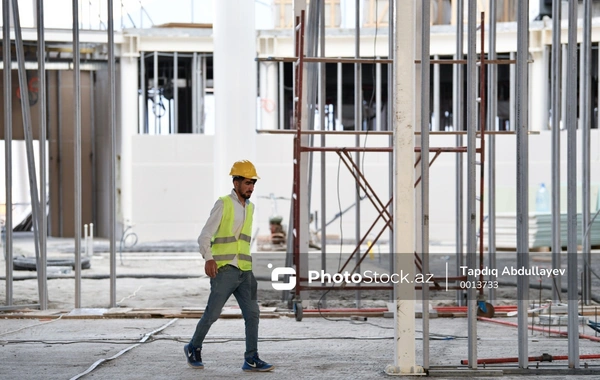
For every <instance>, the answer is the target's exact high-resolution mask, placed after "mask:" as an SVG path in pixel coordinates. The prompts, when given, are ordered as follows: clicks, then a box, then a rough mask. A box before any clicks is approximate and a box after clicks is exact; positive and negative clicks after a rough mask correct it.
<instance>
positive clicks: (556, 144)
mask: <svg viewBox="0 0 600 380" xmlns="http://www.w3.org/2000/svg"><path fill="white" fill-rule="evenodd" d="M561 8H562V5H561V2H560V1H554V2H552V68H551V71H552V78H551V84H550V88H551V93H552V99H551V101H552V106H551V109H552V124H551V128H552V268H554V269H560V267H561V250H562V244H561V241H560V235H561V228H560V193H561V191H560V120H561V118H562V106H561V84H562V71H561V70H562V69H561V63H562V57H561V55H562V45H561V43H560V37H561V14H562V10H561ZM563 91H564V89H563ZM561 282H562V276H556V277H554V279H553V281H552V288H553V290H552V301H553V302H554V303H558V302H559V301H560V289H561Z"/></svg>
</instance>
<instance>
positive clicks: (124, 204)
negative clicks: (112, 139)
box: [117, 57, 139, 225]
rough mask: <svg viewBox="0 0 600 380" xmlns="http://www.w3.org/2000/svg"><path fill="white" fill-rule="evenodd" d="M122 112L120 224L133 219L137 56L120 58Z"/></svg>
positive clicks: (118, 217) (120, 121)
mask: <svg viewBox="0 0 600 380" xmlns="http://www.w3.org/2000/svg"><path fill="white" fill-rule="evenodd" d="M119 71H120V83H121V86H120V96H119V98H120V100H121V107H120V115H119V125H120V131H121V135H120V137H118V140H121V143H120V153H119V156H120V160H119V165H120V166H119V168H118V170H119V172H120V175H119V176H117V178H119V182H118V183H117V188H118V189H119V190H120V191H117V196H118V197H119V198H120V199H119V200H117V223H122V224H123V225H125V224H127V223H128V222H131V221H132V220H133V206H132V205H133V183H132V173H133V169H132V159H133V157H132V147H131V141H132V136H133V135H135V134H137V129H138V125H139V123H138V117H139V114H138V104H139V100H138V78H139V73H138V60H137V58H135V57H131V58H124V57H123V58H121V61H120V67H119Z"/></svg>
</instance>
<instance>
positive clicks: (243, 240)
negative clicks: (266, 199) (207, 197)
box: [212, 195, 254, 271]
mask: <svg viewBox="0 0 600 380" xmlns="http://www.w3.org/2000/svg"><path fill="white" fill-rule="evenodd" d="M220 199H221V200H222V201H223V216H222V217H221V224H219V229H218V230H217V233H216V234H215V236H214V237H213V240H212V254H213V258H214V259H215V261H216V262H217V268H221V267H222V266H225V265H227V264H229V263H230V262H231V260H233V259H234V258H235V257H236V256H237V258H238V268H239V269H240V270H242V271H249V270H252V256H251V254H250V240H251V238H250V235H251V234H252V215H253V211H254V205H253V204H252V203H248V204H247V205H246V220H245V221H244V226H243V227H242V232H241V233H240V237H239V239H237V238H236V237H235V235H234V234H233V219H234V217H235V210H234V208H233V200H232V199H231V197H230V196H229V195H225V196H223V197H221V198H220Z"/></svg>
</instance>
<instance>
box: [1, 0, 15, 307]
mask: <svg viewBox="0 0 600 380" xmlns="http://www.w3.org/2000/svg"><path fill="white" fill-rule="evenodd" d="M2 41H3V43H2V58H3V59H2V60H3V61H4V62H5V64H4V68H3V70H2V73H3V74H4V78H3V79H4V94H3V95H4V181H5V194H6V195H5V197H6V198H5V202H4V203H5V207H6V210H5V212H6V214H5V215H6V216H5V220H4V228H5V240H4V242H3V243H4V244H3V245H4V259H5V263H6V305H7V306H12V304H13V270H12V269H13V268H12V262H13V251H12V250H13V244H12V242H13V233H12V225H13V211H12V203H13V200H12V179H13V178H12V141H13V140H12V97H11V96H12V94H11V88H12V77H11V76H12V70H10V69H9V68H10V65H8V64H7V63H8V62H11V57H10V56H11V54H10V48H11V44H10V43H9V42H10V0H2Z"/></svg>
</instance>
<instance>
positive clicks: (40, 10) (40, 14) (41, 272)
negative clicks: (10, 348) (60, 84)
mask: <svg viewBox="0 0 600 380" xmlns="http://www.w3.org/2000/svg"><path fill="white" fill-rule="evenodd" d="M36 4H37V10H36V16H37V17H36V22H37V39H38V94H39V105H40V110H39V122H40V125H39V128H40V132H39V144H40V146H39V150H40V171H39V173H40V184H41V187H40V205H41V207H40V208H41V212H40V215H39V218H40V220H39V222H38V223H39V227H40V266H39V267H38V268H37V272H38V276H39V277H40V278H41V282H42V284H43V286H42V290H43V292H42V293H41V297H40V308H41V309H42V310H46V309H48V279H47V263H48V260H47V252H46V248H47V247H46V240H47V239H46V238H47V234H48V231H47V218H46V203H47V201H46V117H47V108H46V40H45V36H44V1H43V0H37V1H36Z"/></svg>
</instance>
